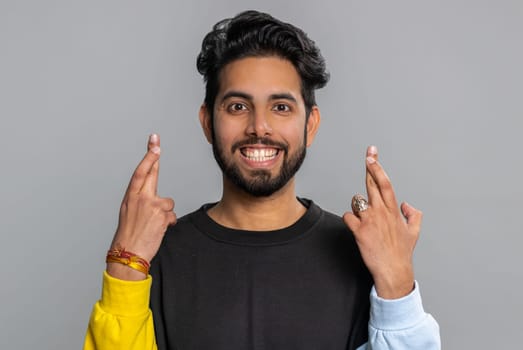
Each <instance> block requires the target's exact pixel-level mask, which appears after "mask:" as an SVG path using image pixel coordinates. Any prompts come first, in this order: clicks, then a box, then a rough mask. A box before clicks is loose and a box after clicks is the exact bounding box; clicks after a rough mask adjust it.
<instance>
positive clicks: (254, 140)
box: [231, 137, 289, 153]
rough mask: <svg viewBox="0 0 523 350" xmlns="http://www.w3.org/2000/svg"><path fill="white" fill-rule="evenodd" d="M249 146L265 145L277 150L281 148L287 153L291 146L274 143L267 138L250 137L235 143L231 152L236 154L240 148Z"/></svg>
mask: <svg viewBox="0 0 523 350" xmlns="http://www.w3.org/2000/svg"><path fill="white" fill-rule="evenodd" d="M247 145H265V146H273V147H275V148H280V149H282V150H284V151H285V152H287V150H288V148H289V146H288V145H287V144H285V143H283V142H278V141H273V140H271V139H269V138H266V137H249V138H248V139H245V140H241V141H238V142H235V143H234V144H233V145H232V146H231V150H232V152H233V153H234V152H235V151H236V150H237V149H238V148H241V147H243V146H247Z"/></svg>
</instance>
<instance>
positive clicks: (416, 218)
mask: <svg viewBox="0 0 523 350" xmlns="http://www.w3.org/2000/svg"><path fill="white" fill-rule="evenodd" d="M401 213H402V214H403V216H404V217H405V219H406V220H407V226H408V227H409V230H414V231H415V232H419V231H420V229H421V219H422V218H423V213H422V212H421V210H418V209H416V208H414V207H413V206H411V205H410V204H408V203H407V202H403V203H401Z"/></svg>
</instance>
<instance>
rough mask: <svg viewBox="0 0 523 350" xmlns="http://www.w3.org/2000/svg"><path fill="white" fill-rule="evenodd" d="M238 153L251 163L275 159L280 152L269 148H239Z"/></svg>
mask: <svg viewBox="0 0 523 350" xmlns="http://www.w3.org/2000/svg"><path fill="white" fill-rule="evenodd" d="M240 153H241V154H242V156H244V157H245V158H247V159H248V160H249V161H251V162H266V161H270V160H273V159H275V158H276V157H277V156H278V154H279V153H280V150H279V149H277V148H271V147H265V148H253V147H243V148H240Z"/></svg>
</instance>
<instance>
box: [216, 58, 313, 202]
mask: <svg viewBox="0 0 523 350" xmlns="http://www.w3.org/2000/svg"><path fill="white" fill-rule="evenodd" d="M313 113H318V111H317V108H313ZM318 118H319V115H318ZM313 119H314V120H313V121H312V122H309V123H306V118H305V105H304V102H303V98H302V95H301V85H300V76H299V75H298V72H297V71H296V69H295V68H294V66H293V65H292V63H290V62H289V61H287V60H284V59H281V58H278V57H248V58H242V59H239V60H236V61H233V62H231V63H229V64H228V65H226V66H225V67H224V68H223V70H222V72H221V74H220V88H219V91H218V94H217V96H216V100H215V105H214V120H213V124H212V130H211V131H210V133H211V135H208V138H209V136H210V139H211V142H212V145H213V152H214V156H215V158H216V161H217V162H218V164H219V166H220V168H221V169H222V171H223V173H224V176H225V178H226V180H228V181H230V182H231V183H232V184H234V185H236V186H237V187H239V188H241V189H242V190H244V191H245V192H247V193H249V194H251V195H253V196H258V197H259V196H269V195H271V194H273V193H274V192H276V191H278V190H280V189H281V188H283V187H284V186H285V185H286V184H287V183H288V182H289V180H290V179H292V178H293V176H294V174H295V173H296V172H297V171H298V169H299V168H300V166H301V164H302V162H303V159H304V158H305V153H306V147H307V146H308V145H309V144H308V142H309V143H310V142H312V140H310V139H312V138H313V136H314V132H315V130H316V126H314V127H311V126H310V125H309V124H311V123H312V124H313V123H315V122H316V121H317V120H316V119H317V118H316V116H314V117H313ZM309 120H310V119H309ZM309 129H314V130H313V131H312V133H311V130H309ZM206 133H207V134H209V131H207V132H206Z"/></svg>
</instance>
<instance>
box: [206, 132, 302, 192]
mask: <svg viewBox="0 0 523 350" xmlns="http://www.w3.org/2000/svg"><path fill="white" fill-rule="evenodd" d="M306 136H307V135H306V133H305V138H304V141H303V144H302V145H301V146H300V147H299V148H298V149H297V150H296V152H294V154H291V155H290V154H289V152H288V149H289V147H288V146H287V145H285V144H282V143H276V142H274V141H271V140H269V139H266V138H256V137H255V138H251V139H247V140H244V141H240V142H237V143H235V144H234V145H233V146H232V147H231V154H234V151H235V150H236V149H238V148H240V147H241V146H243V145H247V144H264V145H269V146H276V147H278V149H279V152H283V153H284V155H283V164H282V166H281V169H280V171H279V172H278V174H276V175H275V176H272V175H271V173H270V171H268V170H263V169H260V170H251V171H250V172H249V175H250V177H249V178H247V177H246V176H244V175H243V174H242V172H241V170H240V168H239V167H238V165H236V164H234V163H232V162H228V161H227V157H226V156H225V152H224V149H223V147H222V146H221V145H219V144H218V142H216V139H217V138H216V135H213V142H212V151H213V154H214V159H216V162H217V163H218V166H219V167H220V169H221V170H222V172H223V175H224V176H225V177H226V178H227V179H228V180H230V181H231V182H232V183H233V184H234V185H235V186H236V187H238V188H240V189H241V190H243V191H244V192H246V193H248V194H250V195H251V196H254V197H268V196H270V195H272V194H273V193H275V192H277V191H279V190H280V189H281V188H283V186H285V185H286V184H287V183H288V182H289V180H290V179H291V178H292V177H293V176H294V175H295V174H296V172H297V171H298V170H299V169H300V167H301V165H302V163H303V160H304V159H305V155H306V153H307V147H306V143H307V137H306Z"/></svg>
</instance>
